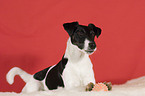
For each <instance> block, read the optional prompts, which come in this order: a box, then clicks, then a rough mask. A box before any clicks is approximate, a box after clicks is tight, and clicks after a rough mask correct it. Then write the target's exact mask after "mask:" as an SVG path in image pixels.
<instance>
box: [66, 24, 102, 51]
mask: <svg viewBox="0 0 145 96" xmlns="http://www.w3.org/2000/svg"><path fill="white" fill-rule="evenodd" d="M63 27H64V29H65V30H66V31H67V33H68V34H69V36H70V37H71V42H72V44H73V45H76V46H78V48H80V49H83V48H84V43H85V42H84V41H85V39H88V40H89V41H90V42H91V43H90V45H89V46H90V49H88V50H92V49H95V48H96V44H95V42H94V38H95V36H97V38H98V37H99V36H100V34H101V29H100V28H99V27H96V26H95V25H94V24H92V23H90V24H89V25H88V26H84V25H79V23H78V22H71V23H64V24H63Z"/></svg>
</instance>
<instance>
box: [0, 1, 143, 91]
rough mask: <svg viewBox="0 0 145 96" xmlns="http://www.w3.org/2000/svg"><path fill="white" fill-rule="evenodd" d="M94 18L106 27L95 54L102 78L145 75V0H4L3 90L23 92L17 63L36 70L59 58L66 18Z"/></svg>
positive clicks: (0, 40) (0, 5)
mask: <svg viewBox="0 0 145 96" xmlns="http://www.w3.org/2000/svg"><path fill="white" fill-rule="evenodd" d="M71 21H79V23H80V24H84V25H87V24H88V23H94V24H95V25H96V26H98V27H100V28H102V30H103V31H102V34H101V36H100V37H99V38H98V39H96V42H97V46H98V50H97V51H96V52H95V53H94V54H93V55H92V56H91V59H92V62H93V65H94V71H95V77H96V81H97V82H101V81H102V82H103V81H111V82H112V83H113V84H120V83H125V82H126V81H127V80H129V79H133V78H136V77H140V76H144V75H145V0H1V1H0V76H1V79H0V91H15V92H20V90H21V89H22V87H23V86H24V82H23V81H22V80H21V79H20V78H19V77H18V76H17V77H16V78H15V83H14V84H13V85H12V86H10V85H9V84H8V83H7V82H6V79H5V76H6V73H7V72H8V70H9V69H11V68H12V67H14V66H18V67H20V68H22V69H24V70H26V71H27V72H29V73H31V74H33V73H35V72H37V71H39V70H41V69H44V68H46V67H48V66H50V65H53V64H56V63H58V61H59V60H60V59H61V57H62V56H63V54H64V52H65V48H66V42H67V39H68V34H67V33H66V32H65V31H64V29H63V27H62V24H63V23H64V22H71Z"/></svg>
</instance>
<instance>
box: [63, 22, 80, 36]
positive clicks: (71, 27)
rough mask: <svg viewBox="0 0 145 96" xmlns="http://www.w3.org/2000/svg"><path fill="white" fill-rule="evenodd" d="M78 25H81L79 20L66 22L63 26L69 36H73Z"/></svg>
mask: <svg viewBox="0 0 145 96" xmlns="http://www.w3.org/2000/svg"><path fill="white" fill-rule="evenodd" d="M78 25H79V23H78V22H71V23H64V24H63V27H64V29H65V30H66V31H67V33H68V34H69V36H71V35H72V34H73V32H74V31H75V29H76V28H77V26H78Z"/></svg>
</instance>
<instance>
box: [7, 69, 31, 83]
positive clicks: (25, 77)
mask: <svg viewBox="0 0 145 96" xmlns="http://www.w3.org/2000/svg"><path fill="white" fill-rule="evenodd" d="M15 75H19V76H20V77H21V78H22V79H23V80H24V82H28V81H29V80H30V78H31V77H32V75H30V74H28V73H27V72H25V71H23V70H22V69H20V68H18V67H14V68H12V69H11V70H10V71H9V72H8V73H7V75H6V79H7V82H8V83H9V84H13V83H14V77H15Z"/></svg>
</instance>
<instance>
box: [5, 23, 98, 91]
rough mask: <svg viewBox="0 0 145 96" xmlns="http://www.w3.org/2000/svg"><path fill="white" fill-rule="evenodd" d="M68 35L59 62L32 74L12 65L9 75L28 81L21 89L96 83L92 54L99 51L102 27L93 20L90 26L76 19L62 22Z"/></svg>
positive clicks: (10, 79)
mask: <svg viewBox="0 0 145 96" xmlns="http://www.w3.org/2000/svg"><path fill="white" fill-rule="evenodd" d="M63 27H64V29H65V30H66V32H67V33H68V35H69V39H68V41H67V48H66V51H65V54H64V55H63V57H62V59H61V60H60V62H59V63H58V64H56V65H53V66H50V67H48V68H46V69H44V70H42V71H39V72H37V73H35V74H34V75H30V74H28V73H27V72H25V71H23V70H22V69H20V68H18V67H14V68H12V69H11V70H10V71H9V72H8V73H7V76H6V79H7V81H8V83H9V84H13V82H14V77H15V75H19V76H20V77H21V78H22V79H23V80H24V81H25V82H26V85H25V86H24V88H23V89H22V92H25V93H30V92H35V91H40V90H54V89H58V88H59V87H63V88H66V89H71V88H75V87H79V86H85V87H87V85H88V84H89V83H90V82H92V83H94V84H95V82H96V81H95V78H94V71H93V65H92V63H91V60H90V58H89V55H91V54H93V53H94V51H96V49H97V47H96V43H95V41H94V39H95V36H96V37H97V38H98V37H99V36H100V34H101V29H100V28H98V27H96V26H95V25H94V24H92V23H90V24H88V26H85V25H80V24H79V23H78V22H77V21H76V22H69V23H64V24H63Z"/></svg>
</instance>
